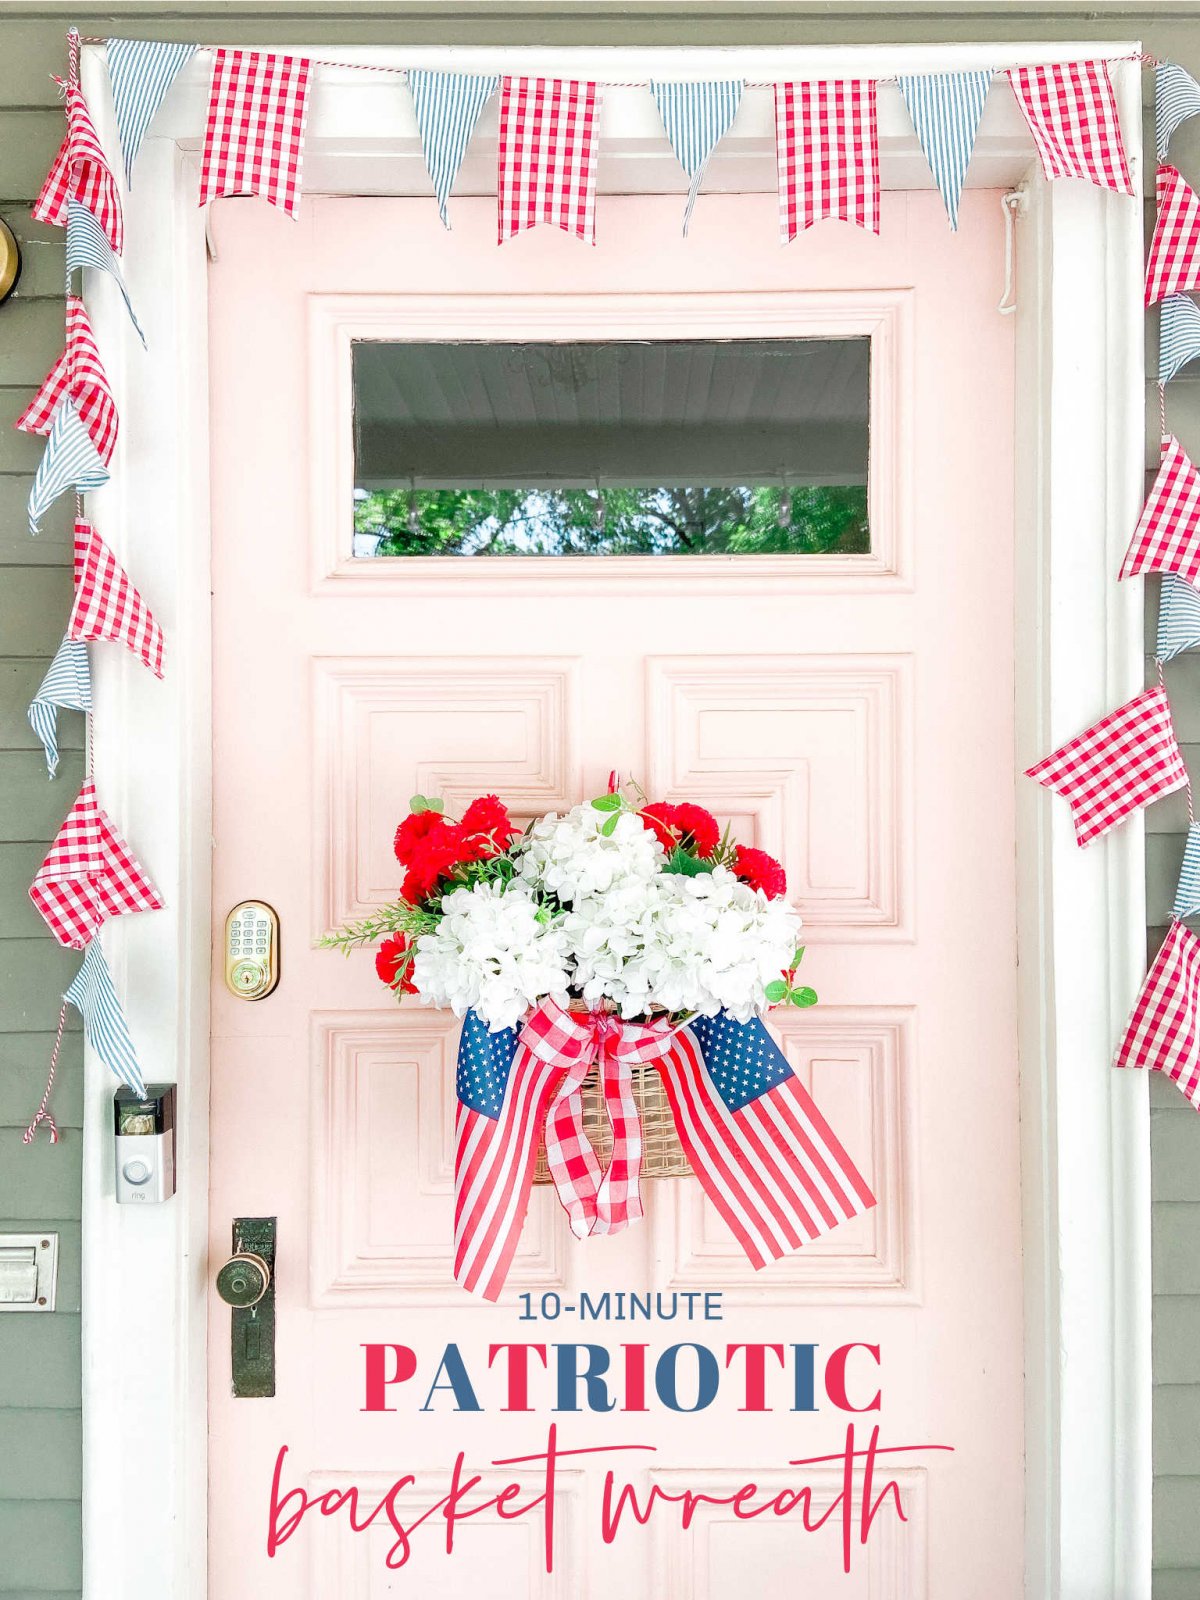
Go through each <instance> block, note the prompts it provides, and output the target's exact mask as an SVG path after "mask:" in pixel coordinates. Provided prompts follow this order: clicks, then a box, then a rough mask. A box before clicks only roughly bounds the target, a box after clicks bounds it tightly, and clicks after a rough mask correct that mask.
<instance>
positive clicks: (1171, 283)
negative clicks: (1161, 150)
mask: <svg viewBox="0 0 1200 1600" xmlns="http://www.w3.org/2000/svg"><path fill="white" fill-rule="evenodd" d="M1156 190H1157V197H1158V217H1157V220H1156V221H1155V224H1154V238H1153V239H1152V240H1151V241H1150V256H1149V259H1148V260H1147V262H1146V304H1147V305H1148V306H1152V305H1153V304H1154V302H1155V301H1156V300H1165V299H1166V298H1167V296H1168V295H1171V294H1187V293H1188V291H1189V290H1191V289H1200V195H1198V194H1197V193H1196V191H1195V190H1194V189H1193V188H1192V186H1191V184H1189V183H1185V182H1184V180H1183V178H1182V177H1181V176H1180V174H1179V171H1178V169H1177V168H1175V167H1165V166H1164V167H1159V169H1158V180H1157V184H1156Z"/></svg>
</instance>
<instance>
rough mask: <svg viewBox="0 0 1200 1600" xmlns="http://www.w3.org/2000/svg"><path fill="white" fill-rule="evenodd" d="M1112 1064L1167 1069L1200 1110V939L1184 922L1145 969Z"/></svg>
mask: <svg viewBox="0 0 1200 1600" xmlns="http://www.w3.org/2000/svg"><path fill="white" fill-rule="evenodd" d="M1113 1065H1114V1066H1115V1067H1134V1068H1138V1069H1140V1070H1142V1071H1147V1072H1163V1073H1165V1074H1166V1075H1167V1077H1168V1078H1171V1079H1172V1080H1173V1081H1174V1082H1175V1084H1176V1085H1177V1087H1178V1088H1179V1089H1180V1091H1181V1092H1182V1093H1183V1094H1185V1095H1186V1096H1187V1098H1188V1099H1189V1100H1190V1101H1191V1102H1192V1104H1193V1106H1195V1108H1196V1110H1197V1111H1200V939H1197V938H1196V935H1195V934H1194V933H1192V932H1191V930H1190V929H1189V928H1185V927H1184V925H1183V923H1182V922H1175V923H1172V925H1171V931H1170V933H1168V935H1167V937H1166V939H1165V940H1164V941H1163V944H1162V947H1161V949H1160V950H1159V952H1158V954H1157V955H1156V956H1155V958H1154V961H1153V964H1152V965H1151V967H1150V971H1149V972H1148V973H1147V974H1146V981H1145V983H1143V985H1142V988H1141V993H1140V994H1139V995H1138V997H1137V999H1136V1000H1135V1001H1134V1006H1133V1011H1132V1013H1131V1014H1130V1018H1129V1021H1128V1022H1127V1023H1126V1025H1125V1032H1124V1034H1123V1035H1122V1037H1121V1042H1120V1044H1119V1045H1118V1046H1117V1054H1116V1057H1115V1059H1114V1061H1113Z"/></svg>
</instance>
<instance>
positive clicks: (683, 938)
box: [563, 867, 800, 1022]
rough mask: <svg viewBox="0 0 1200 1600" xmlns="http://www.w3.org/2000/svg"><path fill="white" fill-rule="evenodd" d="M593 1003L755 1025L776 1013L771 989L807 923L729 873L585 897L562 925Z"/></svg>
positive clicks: (626, 1012)
mask: <svg viewBox="0 0 1200 1600" xmlns="http://www.w3.org/2000/svg"><path fill="white" fill-rule="evenodd" d="M563 927H564V930H565V933H566V937H567V939H568V941H569V946H570V952H571V955H572V957H573V958H574V967H575V976H574V986H575V988H576V989H577V990H580V991H581V992H582V994H583V997H584V999H586V1000H588V1001H591V1002H595V1001H597V1000H601V999H606V1000H611V1001H613V1002H614V1003H615V1004H616V1005H617V1007H618V1008H619V1010H620V1012H621V1015H622V1016H623V1017H635V1016H640V1015H642V1014H644V1013H645V1012H647V1011H648V1010H650V1009H651V1008H652V1007H654V1008H661V1009H663V1010H665V1011H669V1012H694V1013H696V1014H698V1015H700V1016H715V1015H716V1013H717V1012H718V1011H721V1010H724V1011H727V1012H728V1013H729V1014H730V1016H732V1017H734V1018H735V1019H736V1020H737V1021H739V1022H746V1021H748V1020H749V1019H750V1018H751V1017H752V1016H754V1015H756V1014H757V1013H758V1012H760V1011H763V1010H765V1009H766V1007H767V1004H768V1002H767V998H766V993H765V989H766V985H767V984H768V983H771V982H773V981H774V980H775V979H776V978H778V977H779V976H780V975H781V973H782V972H783V971H784V970H785V969H786V968H787V967H789V966H790V965H791V959H792V955H793V953H794V951H795V948H796V942H797V937H798V935H799V931H800V918H799V916H798V915H797V914H796V912H795V911H793V910H792V908H791V907H790V906H789V905H787V903H786V902H785V901H783V900H768V899H767V897H766V895H764V894H763V893H762V892H761V891H760V890H758V889H751V888H750V887H749V885H748V884H744V883H742V882H740V881H739V879H737V878H736V877H734V875H733V873H732V872H730V871H729V870H728V868H726V867H717V868H716V869H715V870H714V871H713V872H711V873H702V874H699V875H698V876H696V877H686V876H684V875H682V874H677V873H661V874H660V875H659V876H657V877H656V878H653V879H650V880H648V881H646V880H641V881H627V882H626V883H624V884H622V885H620V886H618V887H617V888H614V889H612V890H610V891H609V892H608V893H607V894H603V895H597V896H590V897H585V898H582V899H580V900H579V901H577V902H576V904H575V905H574V906H573V907H572V909H571V910H570V911H569V912H568V913H567V915H566V917H565V918H564V919H563Z"/></svg>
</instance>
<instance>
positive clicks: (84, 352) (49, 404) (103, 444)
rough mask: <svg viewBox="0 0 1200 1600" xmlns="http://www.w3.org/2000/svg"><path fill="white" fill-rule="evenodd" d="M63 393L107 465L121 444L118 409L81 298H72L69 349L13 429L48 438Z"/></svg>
mask: <svg viewBox="0 0 1200 1600" xmlns="http://www.w3.org/2000/svg"><path fill="white" fill-rule="evenodd" d="M64 395H69V396H70V398H71V400H72V401H73V403H74V406H75V409H76V411H77V412H78V413H79V420H80V421H81V422H82V423H83V425H84V427H85V428H86V429H87V431H88V436H89V438H90V439H91V441H92V443H93V444H94V445H95V446H96V450H97V453H98V454H99V456H100V459H101V460H102V461H103V462H104V463H105V465H106V466H107V464H108V463H109V461H111V460H112V453H113V449H114V447H115V446H116V442H117V408H116V405H115V403H114V401H113V396H112V390H111V389H110V388H109V385H108V376H107V374H106V373H105V371H104V367H103V366H102V364H101V361H100V352H99V350H98V349H97V348H96V339H95V335H94V334H93V333H92V325H91V322H90V321H89V320H88V314H87V310H86V308H85V307H84V304H83V301H82V300H80V299H79V297H78V296H77V295H70V296H69V297H68V299H67V344H66V348H65V349H64V351H63V353H62V355H61V356H59V358H58V360H57V361H56V362H55V364H54V366H53V367H52V368H51V369H50V371H49V372H48V373H47V374H46V377H45V378H44V379H43V380H42V385H41V387H40V388H39V389H38V392H37V393H36V394H35V395H34V397H33V399H32V400H31V401H30V402H29V404H28V405H27V406H26V407H25V409H24V411H22V413H21V415H20V416H19V417H18V418H17V420H16V422H15V424H14V426H15V427H17V428H19V429H20V430H21V432H22V433H42V434H48V433H49V432H50V431H51V429H52V428H53V426H54V415H55V412H56V411H57V410H58V406H59V403H60V402H61V400H62V398H63V396H64Z"/></svg>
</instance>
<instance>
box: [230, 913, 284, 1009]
mask: <svg viewBox="0 0 1200 1600" xmlns="http://www.w3.org/2000/svg"><path fill="white" fill-rule="evenodd" d="M278 982H279V918H278V917H277V916H276V914H275V911H274V909H273V908H272V907H271V906H269V905H267V903H266V901H264V900H243V901H241V902H240V903H239V904H238V905H236V906H234V908H233V910H232V911H231V912H230V913H229V915H228V916H227V917H226V918H225V987H226V988H227V989H228V990H229V992H230V994H233V995H236V996H237V997H238V999H239V1000H265V999H266V997H267V995H269V994H270V993H271V991H272V989H274V987H275V985H276V984H277V983H278Z"/></svg>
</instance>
